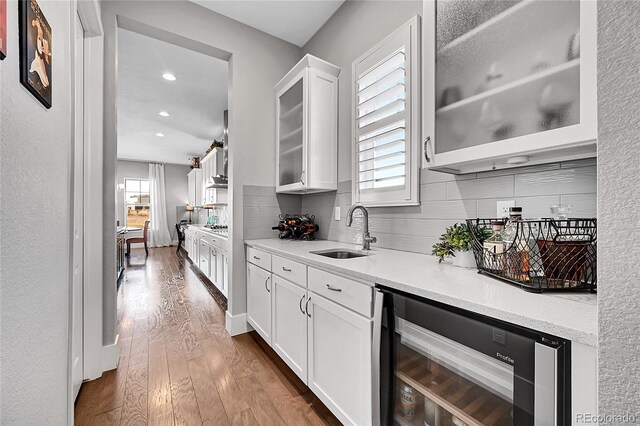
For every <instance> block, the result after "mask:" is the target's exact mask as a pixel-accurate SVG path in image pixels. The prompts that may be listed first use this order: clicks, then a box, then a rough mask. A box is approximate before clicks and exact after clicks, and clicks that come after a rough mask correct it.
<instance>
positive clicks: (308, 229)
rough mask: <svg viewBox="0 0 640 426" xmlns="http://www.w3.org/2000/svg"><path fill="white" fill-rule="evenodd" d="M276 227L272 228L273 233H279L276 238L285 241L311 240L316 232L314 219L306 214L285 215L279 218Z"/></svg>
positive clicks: (316, 227)
mask: <svg viewBox="0 0 640 426" xmlns="http://www.w3.org/2000/svg"><path fill="white" fill-rule="evenodd" d="M279 219H280V220H279V221H278V225H277V226H274V227H272V228H271V229H273V230H274V231H280V234H278V238H280V239H282V240H285V239H290V240H308V241H310V240H313V239H315V233H316V232H318V229H319V228H318V225H316V224H315V222H314V221H315V219H316V217H315V216H313V215H308V214H285V215H282V214H281V215H280V216H279Z"/></svg>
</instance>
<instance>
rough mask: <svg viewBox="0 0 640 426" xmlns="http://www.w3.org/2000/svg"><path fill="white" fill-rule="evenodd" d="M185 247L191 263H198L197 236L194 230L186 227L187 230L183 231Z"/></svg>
mask: <svg viewBox="0 0 640 426" xmlns="http://www.w3.org/2000/svg"><path fill="white" fill-rule="evenodd" d="M184 238H185V247H186V249H187V254H188V255H189V259H191V261H192V262H193V263H199V260H200V259H199V254H198V252H199V250H198V244H199V238H198V236H197V235H196V233H195V232H193V231H191V230H189V229H187V231H186V232H185V237H184Z"/></svg>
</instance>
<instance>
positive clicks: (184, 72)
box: [118, 29, 228, 164]
mask: <svg viewBox="0 0 640 426" xmlns="http://www.w3.org/2000/svg"><path fill="white" fill-rule="evenodd" d="M164 73H172V74H173V75H175V77H176V80H175V81H167V80H165V79H164V78H163V74H164ZM227 95H228V64H227V62H225V61H222V60H220V59H216V58H213V57H210V56H206V55H203V54H201V53H197V52H194V51H191V50H188V49H184V48H182V47H178V46H175V45H173V44H170V43H166V42H163V41H160V40H156V39H153V38H150V37H147V36H143V35H140V34H137V33H133V32H131V31H127V30H123V29H118V159H122V160H138V161H152V162H163V163H176V164H189V163H190V160H189V158H190V157H192V156H195V155H202V154H204V152H205V151H206V150H207V148H208V147H209V145H211V142H212V141H213V139H214V138H217V139H220V138H221V135H222V130H223V112H224V110H225V109H227ZM160 111H166V112H168V113H169V116H168V117H162V116H160V115H158V113H159V112H160ZM157 133H162V134H163V135H164V137H159V136H157V135H156V134H157Z"/></svg>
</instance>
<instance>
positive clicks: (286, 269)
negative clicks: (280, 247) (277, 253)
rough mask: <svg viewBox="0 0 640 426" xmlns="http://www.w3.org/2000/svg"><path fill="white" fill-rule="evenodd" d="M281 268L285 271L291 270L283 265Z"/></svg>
mask: <svg viewBox="0 0 640 426" xmlns="http://www.w3.org/2000/svg"><path fill="white" fill-rule="evenodd" d="M282 270H283V271H285V272H291V269H289V268H285V267H284V266H283V267H282Z"/></svg>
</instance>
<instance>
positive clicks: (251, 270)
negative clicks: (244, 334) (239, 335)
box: [247, 263, 271, 345]
mask: <svg viewBox="0 0 640 426" xmlns="http://www.w3.org/2000/svg"><path fill="white" fill-rule="evenodd" d="M247 321H248V322H249V324H251V326H252V327H253V328H254V329H255V330H256V331H257V332H258V334H260V336H262V338H263V339H264V340H265V341H266V342H267V343H268V344H269V345H271V272H269V271H265V270H264V269H262V268H258V267H257V266H255V265H253V264H251V263H247Z"/></svg>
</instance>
